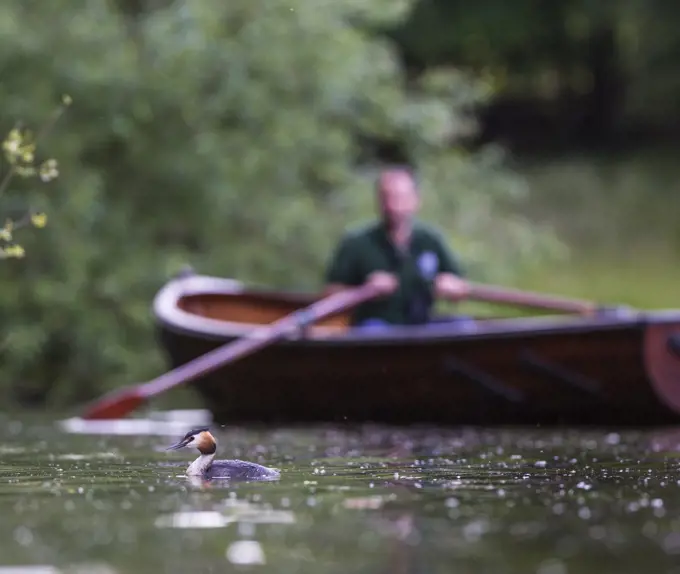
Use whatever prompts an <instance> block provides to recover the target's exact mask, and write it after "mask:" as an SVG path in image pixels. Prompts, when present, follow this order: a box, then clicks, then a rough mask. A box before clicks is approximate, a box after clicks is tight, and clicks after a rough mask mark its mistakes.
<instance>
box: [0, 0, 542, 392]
mask: <svg viewBox="0 0 680 574" xmlns="http://www.w3.org/2000/svg"><path fill="white" fill-rule="evenodd" d="M149 6H151V8H149V7H148V6H147V7H146V8H147V9H143V10H142V9H136V10H134V11H132V13H131V11H127V12H125V13H123V12H120V11H118V10H117V9H116V8H114V7H113V6H112V4H110V3H107V2H91V3H87V5H86V6H84V7H83V6H78V8H77V9H76V7H74V6H73V5H72V4H71V3H69V2H66V1H65V0H64V1H55V2H50V3H41V4H40V9H39V10H38V9H37V8H35V6H34V5H33V4H30V3H29V4H26V3H25V2H24V1H22V0H8V1H7V2H5V3H3V4H2V6H1V7H0V22H3V21H4V22H16V23H17V24H15V25H14V26H12V27H11V28H10V27H7V29H4V30H3V34H2V35H0V63H2V64H3V65H4V67H5V69H7V70H10V71H11V75H10V77H12V78H14V79H15V82H14V84H13V86H12V92H11V93H9V92H7V90H8V87H7V86H3V87H2V88H0V89H2V90H5V92H4V93H3V94H2V95H3V97H4V101H6V102H7V105H6V106H5V108H4V113H5V114H6V115H7V116H8V117H9V116H12V117H14V116H22V117H28V118H29V119H35V118H37V117H38V116H39V115H40V114H41V113H43V111H44V110H45V109H46V108H47V106H48V105H49V103H50V102H51V101H53V98H54V97H55V94H58V93H69V94H71V96H72V97H73V99H74V100H75V101H78V102H79V104H78V106H77V107H75V108H74V109H73V110H72V113H70V114H69V126H68V130H64V131H63V132H60V133H58V134H53V135H52V140H51V145H52V146H53V149H57V150H59V157H60V166H61V167H60V172H61V173H62V174H63V177H61V178H59V180H58V181H57V182H56V186H55V187H56V188H57V191H56V192H55V193H50V194H49V195H44V196H40V197H39V198H38V197H36V198H34V199H36V200H37V199H40V201H44V203H45V207H46V209H47V210H49V212H50V214H51V219H52V221H53V222H55V223H53V224H52V225H50V226H49V228H47V229H46V230H45V233H41V234H40V235H36V236H35V237H33V236H32V237H30V238H27V240H26V244H27V249H30V253H31V254H32V256H31V258H30V259H26V260H24V261H22V262H21V263H20V264H13V265H9V266H5V267H4V268H3V269H0V273H2V274H3V275H4V277H3V279H4V281H3V282H2V286H1V287H0V297H2V299H3V301H4V306H3V313H4V316H3V323H4V325H5V327H6V329H7V330H6V332H5V336H6V340H5V344H4V347H3V349H4V356H3V357H2V359H3V361H2V365H3V367H2V368H3V369H4V372H3V375H4V377H3V380H5V381H18V382H20V385H21V386H20V388H21V389H22V392H23V395H22V396H24V398H27V397H33V396H34V397H43V396H44V393H45V391H46V390H47V389H50V390H51V391H52V393H51V397H52V398H53V399H54V401H57V402H64V401H72V400H82V399H85V398H87V397H89V396H91V395H92V394H93V393H94V392H97V391H100V390H102V389H103V388H107V387H111V386H113V385H118V384H121V383H123V382H129V381H130V380H138V379H143V378H146V377H150V376H153V375H155V374H157V373H158V372H159V371H160V370H161V369H162V368H163V367H164V364H163V363H162V362H161V357H160V356H159V355H158V354H157V353H153V352H152V350H153V349H155V344H154V340H153V337H152V334H153V331H152V318H151V316H150V311H149V306H150V302H151V299H152V297H153V295H154V293H155V291H156V290H157V289H158V288H159V287H160V286H161V285H162V283H163V282H164V281H165V280H167V278H168V277H169V275H170V274H171V273H173V272H174V271H176V270H177V269H179V267H180V266H181V265H183V264H185V263H191V264H192V265H193V266H194V267H195V268H196V269H197V270H199V271H202V272H207V273H212V274H217V275H226V276H232V277H237V278H239V279H242V280H245V281H251V282H260V283H267V284H277V285H278V286H280V287H294V288H307V289H313V288H317V287H318V285H319V281H320V278H321V272H322V266H323V265H324V264H325V260H326V258H327V257H328V255H329V252H330V250H331V248H332V246H333V243H334V242H335V240H336V239H337V237H338V236H339V234H340V233H341V231H342V230H343V228H344V227H345V226H347V225H348V224H353V223H354V222H355V221H356V220H357V219H360V218H363V217H367V216H370V215H372V212H373V194H372V191H371V185H372V181H371V178H370V173H371V170H372V168H373V167H374V166H375V165H376V163H377V161H378V160H379V158H378V157H376V155H375V153H373V152H372V149H373V147H374V146H375V145H377V144H381V145H383V146H384V144H385V143H386V142H387V143H390V144H393V145H394V146H395V147H396V148H398V149H399V150H401V153H402V154H404V155H405V156H406V157H407V158H408V159H409V160H410V161H412V162H414V163H415V164H416V165H417V166H418V167H419V168H420V170H421V172H422V178H423V185H424V189H425V193H426V194H427V201H426V205H427V215H428V216H433V217H434V219H435V221H436V222H438V223H440V224H442V225H445V226H446V228H447V229H449V230H450V232H451V238H452V239H453V240H454V241H455V243H454V245H455V246H456V248H458V250H459V251H460V252H461V255H462V257H463V259H464V260H465V261H466V262H467V263H468V265H467V267H468V269H470V270H471V271H477V277H480V276H481V277H494V278H502V277H509V276H511V275H507V273H509V272H516V271H517V270H518V269H519V268H520V267H521V265H523V264H524V263H528V262H531V261H533V260H534V259H535V257H536V256H537V255H540V253H541V249H543V248H544V247H545V246H546V245H551V244H550V241H548V240H549V237H547V236H546V235H545V234H542V233H539V232H537V230H536V229H534V228H532V227H531V226H529V225H528V223H527V222H525V221H523V220H522V219H521V218H517V217H510V216H507V217H501V216H500V215H499V212H498V207H499V206H500V207H503V205H504V204H507V203H508V202H510V203H511V204H512V203H513V202H515V201H516V200H517V199H521V196H522V193H523V191H524V188H523V183H522V182H521V180H518V179H517V178H516V177H514V176H513V175H512V174H511V173H509V172H508V171H507V170H505V169H504V167H503V165H502V162H501V161H500V160H501V158H500V157H498V154H497V150H493V149H489V150H487V151H484V152H480V153H479V154H474V155H469V154H466V153H464V152H462V151H459V150H456V149H455V143H456V141H457V140H458V139H459V138H460V137H461V136H462V135H464V134H466V133H468V132H469V131H470V130H471V129H473V128H474V121H473V118H472V117H471V116H470V114H469V112H468V110H469V108H470V107H471V105H472V104H473V103H474V102H476V101H477V100H478V99H479V98H483V97H485V95H486V91H487V87H486V86H485V85H484V83H483V82H479V81H476V80H475V79H474V78H471V77H468V76H466V75H464V74H463V73H461V72H457V71H456V70H434V71H432V72H431V73H429V74H427V75H425V76H423V77H422V78H420V79H419V80H418V82H416V83H410V82H407V81H406V78H405V76H404V74H403V71H402V70H401V67H400V64H399V61H398V58H397V57H396V55H395V52H394V49H393V46H392V44H391V43H390V42H389V41H388V40H386V39H380V38H378V37H377V36H375V35H373V34H371V33H370V32H369V31H368V30H369V28H370V27H374V26H377V25H386V24H389V23H391V22H396V21H398V20H399V19H402V18H404V17H405V16H406V15H407V11H408V9H409V8H410V2H406V1H404V2H394V1H393V0H372V1H371V2H365V1H359V0H336V1H334V2H322V3H321V4H319V2H318V0H285V1H284V0H235V1H233V2H220V1H218V0H204V1H202V2H181V1H176V2H172V3H170V2H168V3H160V2H156V3H154V4H153V5H151V4H149ZM18 94H21V95H18ZM452 145H453V146H454V148H453V151H452ZM482 266H483V267H482ZM482 268H483V269H484V270H485V271H486V275H483V274H482Z"/></svg>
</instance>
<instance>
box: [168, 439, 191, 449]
mask: <svg viewBox="0 0 680 574" xmlns="http://www.w3.org/2000/svg"><path fill="white" fill-rule="evenodd" d="M188 444H189V441H188V440H186V439H184V440H181V441H179V442H178V443H176V444H173V445H171V446H169V447H168V448H166V449H165V450H179V449H180V448H184V447H185V446H187V445H188Z"/></svg>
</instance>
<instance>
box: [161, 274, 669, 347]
mask: <svg viewBox="0 0 680 574" xmlns="http://www.w3.org/2000/svg"><path fill="white" fill-rule="evenodd" d="M197 295H207V296H220V295H222V296H224V295H248V296H253V297H262V298H263V299H265V298H268V297H276V298H277V299H278V300H280V301H288V302H293V303H303V304H304V303H307V302H309V303H311V302H312V301H313V300H314V299H315V298H316V295H315V294H313V293H296V292H292V291H288V292H285V291H284V292H280V291H276V290H274V289H258V288H256V287H252V286H247V285H246V284H244V283H242V282H240V281H238V280H234V279H229V278H221V277H213V276H209V275H190V276H185V277H178V278H173V279H171V280H170V281H168V282H167V283H166V284H164V285H163V287H161V289H160V290H159V291H158V293H157V294H156V296H155V298H154V300H153V313H154V315H155V317H154V318H155V321H156V323H157V324H159V326H161V327H162V328H164V329H166V330H169V331H172V332H174V333H177V334H180V335H185V336H191V337H194V338H201V339H205V340H216V341H224V340H231V339H234V338H251V337H253V336H254V332H255V331H256V329H257V327H260V326H263V325H261V324H257V323H242V322H236V321H225V320H220V319H212V318H209V317H203V316H200V315H195V314H193V313H190V312H187V311H184V310H182V309H181V308H180V307H179V305H178V302H179V300H180V299H181V298H182V297H187V296H197ZM627 311H628V313H627V314H626V315H625V316H624V317H621V316H616V315H610V314H604V315H601V316H596V317H579V316H573V315H564V316H562V315H557V316H555V315H551V316H536V317H511V318H503V319H493V320H488V322H485V324H484V325H483V326H481V327H480V326H478V327H476V328H475V329H474V330H466V329H461V327H460V326H458V325H455V324H454V325H446V324H442V325H441V327H440V326H436V327H432V326H426V327H422V326H403V327H395V328H393V329H390V330H389V333H385V332H381V331H368V330H367V331H359V330H356V331H355V330H351V329H350V330H343V331H340V332H338V329H336V328H333V327H314V328H313V331H312V332H310V333H307V334H305V335H301V334H300V333H294V334H291V335H288V336H285V337H283V339H282V340H281V341H280V342H279V344H284V345H296V346H305V347H310V346H319V345H321V346H326V345H330V346H356V345H361V346H366V345H367V344H368V345H371V346H376V345H379V346H383V345H399V344H403V343H408V344H410V345H414V344H416V345H419V344H433V343H434V344H437V343H442V342H447V341H466V340H475V339H488V338H494V339H506V338H515V337H522V336H527V335H530V336H534V335H558V334H568V333H573V332H583V333H585V332H589V331H593V330H596V331H600V332H604V331H616V330H621V329H631V328H632V329H641V328H644V327H645V326H646V325H647V324H649V323H654V324H660V323H680V309H668V310H654V311H644V310H637V309H632V310H627Z"/></svg>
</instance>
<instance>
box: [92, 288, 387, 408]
mask: <svg viewBox="0 0 680 574" xmlns="http://www.w3.org/2000/svg"><path fill="white" fill-rule="evenodd" d="M378 294H379V292H378V290H377V289H376V288H375V287H372V286H368V285H364V286H361V287H357V288H354V289H350V290H345V291H341V292H339V293H334V294H333V295H330V296H328V297H325V298H324V299H321V300H319V301H316V302H315V303H313V304H312V305H310V306H309V307H305V308H303V309H299V310H297V311H295V312H294V313H291V314H290V315H287V316H285V317H283V318H282V319H279V320H278V321H275V322H274V323H271V324H269V325H266V326H263V327H258V328H257V329H256V330H254V331H253V332H251V333H250V334H248V335H247V336H246V337H244V338H242V339H239V340H237V341H232V342H230V343H227V344H226V345H223V346H221V347H218V348H217V349H214V350H212V351H210V352H208V353H206V354H205V355H202V356H201V357H199V358H197V359H194V360H193V361H191V362H189V363H186V364H184V365H181V366H180V367H177V368H176V369H173V370H172V371H168V372H167V373H165V374H163V375H161V376H160V377H158V378H156V379H154V380H152V381H149V382H147V383H143V384H141V385H134V386H130V387H125V388H123V389H117V390H115V391H113V392H111V393H108V394H106V395H104V396H103V397H101V398H100V399H99V400H97V401H96V402H95V403H94V404H92V405H91V406H90V407H89V408H87V409H86V411H85V413H84V415H83V419H88V420H94V419H118V418H122V417H124V416H125V415H127V414H128V413H130V412H132V411H133V410H135V409H136V408H137V407H139V406H140V405H141V404H142V403H144V402H145V401H147V400H148V399H150V398H151V397H154V396H156V395H159V394H161V393H164V392H165V391H167V390H169V389H172V388H174V387H177V386H179V385H182V384H184V383H188V382H189V381H192V380H194V379H196V378H198V377H200V376H202V375H205V374H206V373H209V372H211V371H214V370H215V369H218V368H219V367H222V366H224V365H226V364H228V363H233V362H234V361H236V360H238V359H240V358H241V357H245V356H246V355H250V354H252V353H254V352H255V351H258V350H259V349H262V348H263V347H267V346H268V345H272V344H273V343H275V342H276V341H278V340H280V339H282V338H284V337H285V336H286V335H288V334H290V333H292V332H294V331H296V330H297V329H300V328H304V327H306V326H308V325H312V324H313V323H315V322H317V321H319V320H320V319H323V318H325V317H328V316H330V315H334V314H335V313H339V312H342V311H346V310H348V309H350V308H352V307H354V306H356V305H358V304H359V303H361V302H363V301H366V300H368V299H372V298H374V297H376V296H377V295H378Z"/></svg>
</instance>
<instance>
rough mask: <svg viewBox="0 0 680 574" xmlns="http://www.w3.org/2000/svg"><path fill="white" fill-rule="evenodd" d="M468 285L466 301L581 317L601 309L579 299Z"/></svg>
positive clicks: (489, 286) (491, 286) (479, 284)
mask: <svg viewBox="0 0 680 574" xmlns="http://www.w3.org/2000/svg"><path fill="white" fill-rule="evenodd" d="M469 285H470V288H471V289H470V293H469V295H468V296H467V297H466V299H474V300H476V301H485V302H487V303H503V304H506V305H517V306H520V307H535V308H539V309H547V310H551V311H561V312H563V313H578V314H581V315H593V314H595V313H596V312H598V311H599V310H600V309H602V307H600V306H599V305H597V304H596V303H593V302H591V301H583V300H580V299H568V298H564V297H555V296H553V295H543V294H540V293H534V292H531V291H521V290H519V289H509V288H506V287H497V286H495V285H483V284H481V283H470V284H469Z"/></svg>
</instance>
